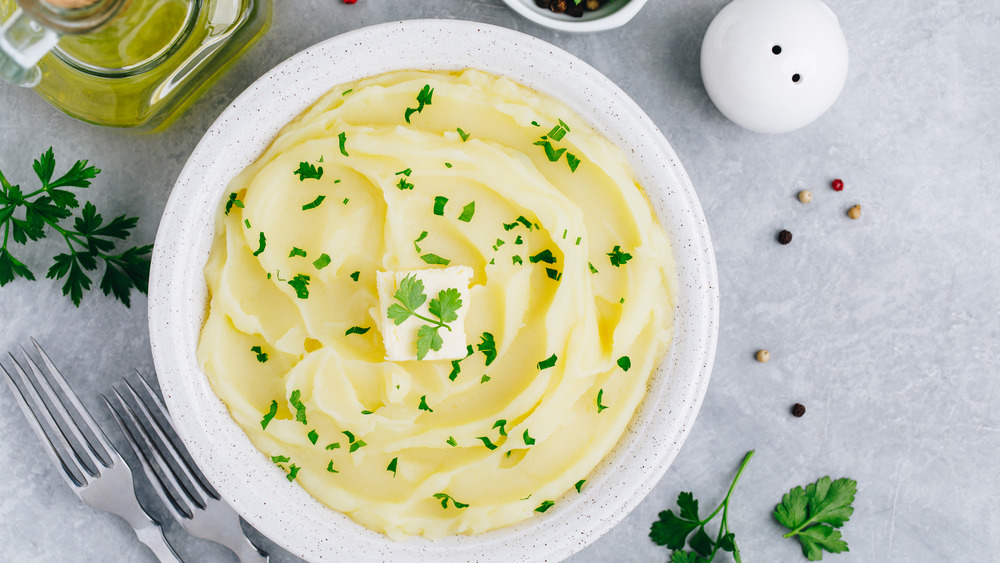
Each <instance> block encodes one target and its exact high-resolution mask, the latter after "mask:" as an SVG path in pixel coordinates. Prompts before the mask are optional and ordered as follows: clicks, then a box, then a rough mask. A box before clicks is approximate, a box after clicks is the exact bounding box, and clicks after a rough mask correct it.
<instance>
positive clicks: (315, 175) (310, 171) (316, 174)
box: [292, 162, 323, 182]
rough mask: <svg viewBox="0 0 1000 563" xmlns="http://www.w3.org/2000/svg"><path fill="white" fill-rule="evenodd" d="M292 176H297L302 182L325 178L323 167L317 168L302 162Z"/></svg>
mask: <svg viewBox="0 0 1000 563" xmlns="http://www.w3.org/2000/svg"><path fill="white" fill-rule="evenodd" d="M292 174H295V175H297V176H298V177H299V181H300V182H304V181H305V180H306V179H307V178H308V179H310V180H319V179H320V178H322V177H323V167H322V166H320V167H319V168H316V167H315V166H314V165H312V164H309V163H308V162H300V163H299V168H298V170H296V171H295V172H292Z"/></svg>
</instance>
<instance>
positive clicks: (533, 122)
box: [531, 121, 541, 127]
mask: <svg viewBox="0 0 1000 563" xmlns="http://www.w3.org/2000/svg"><path fill="white" fill-rule="evenodd" d="M531 124H532V125H534V126H535V127H541V125H539V124H538V122H537V121H532V122H531Z"/></svg>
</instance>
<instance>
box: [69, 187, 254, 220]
mask: <svg viewBox="0 0 1000 563" xmlns="http://www.w3.org/2000/svg"><path fill="white" fill-rule="evenodd" d="M67 193H69V192H67ZM70 195H73V194H70ZM236 198H237V194H236V192H233V193H231V194H229V200H228V201H226V215H229V212H230V211H232V210H233V206H234V205H235V206H236V207H238V208H240V209H243V202H242V201H240V200H239V199H236ZM74 199H76V198H75V196H74Z"/></svg>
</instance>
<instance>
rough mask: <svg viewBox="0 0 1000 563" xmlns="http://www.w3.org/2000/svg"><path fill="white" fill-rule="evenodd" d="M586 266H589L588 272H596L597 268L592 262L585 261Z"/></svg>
mask: <svg viewBox="0 0 1000 563" xmlns="http://www.w3.org/2000/svg"><path fill="white" fill-rule="evenodd" d="M587 266H589V267H590V273H591V274H596V273H597V268H595V267H594V265H593V264H591V263H590V262H587Z"/></svg>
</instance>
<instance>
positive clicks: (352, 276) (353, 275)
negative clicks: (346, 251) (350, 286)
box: [351, 270, 361, 281]
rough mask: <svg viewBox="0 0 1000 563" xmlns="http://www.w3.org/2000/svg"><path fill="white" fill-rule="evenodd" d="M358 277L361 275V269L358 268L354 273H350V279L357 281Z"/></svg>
mask: <svg viewBox="0 0 1000 563" xmlns="http://www.w3.org/2000/svg"><path fill="white" fill-rule="evenodd" d="M360 277H361V271H360V270H358V271H357V272H354V273H352V274H351V279H352V280H354V281H358V278H360Z"/></svg>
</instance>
